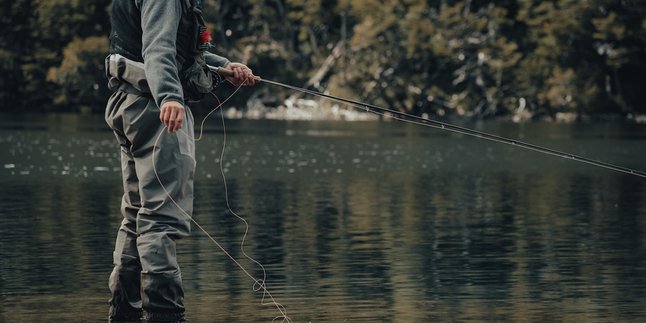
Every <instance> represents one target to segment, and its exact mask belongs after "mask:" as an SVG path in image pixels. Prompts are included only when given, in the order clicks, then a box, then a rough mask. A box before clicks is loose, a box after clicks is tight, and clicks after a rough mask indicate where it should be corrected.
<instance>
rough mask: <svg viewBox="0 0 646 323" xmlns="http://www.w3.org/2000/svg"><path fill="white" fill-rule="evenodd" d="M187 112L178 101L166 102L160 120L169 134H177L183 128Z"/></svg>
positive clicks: (160, 112) (161, 110)
mask: <svg viewBox="0 0 646 323" xmlns="http://www.w3.org/2000/svg"><path fill="white" fill-rule="evenodd" d="M185 115H186V110H185V109H184V106H183V105H182V104H181V103H179V102H177V101H166V102H164V104H162V106H161V109H160V111H159V119H160V120H161V122H162V123H163V124H164V126H166V128H167V129H168V132H175V131H177V130H179V129H181V128H182V123H183V122H184V116H185Z"/></svg>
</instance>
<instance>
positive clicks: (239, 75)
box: [225, 63, 256, 86]
mask: <svg viewBox="0 0 646 323" xmlns="http://www.w3.org/2000/svg"><path fill="white" fill-rule="evenodd" d="M225 67H226V68H228V69H231V71H233V76H227V78H226V79H227V81H229V82H230V83H231V84H233V85H234V86H240V85H247V86H251V85H254V84H256V78H255V76H254V75H253V72H252V71H251V69H250V68H249V67H247V65H244V64H241V63H229V64H227V65H226V66H225Z"/></svg>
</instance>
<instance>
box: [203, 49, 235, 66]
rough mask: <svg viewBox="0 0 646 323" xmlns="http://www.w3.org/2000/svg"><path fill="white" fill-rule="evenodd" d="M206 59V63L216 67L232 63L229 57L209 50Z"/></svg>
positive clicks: (205, 54) (205, 55)
mask: <svg viewBox="0 0 646 323" xmlns="http://www.w3.org/2000/svg"><path fill="white" fill-rule="evenodd" d="M204 59H205V60H206V64H208V65H211V66H216V67H224V66H226V65H227V64H229V63H231V62H230V61H229V60H228V59H227V58H225V57H222V56H219V55H216V54H213V53H209V52H205V53H204Z"/></svg>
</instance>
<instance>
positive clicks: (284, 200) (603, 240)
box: [0, 121, 646, 322]
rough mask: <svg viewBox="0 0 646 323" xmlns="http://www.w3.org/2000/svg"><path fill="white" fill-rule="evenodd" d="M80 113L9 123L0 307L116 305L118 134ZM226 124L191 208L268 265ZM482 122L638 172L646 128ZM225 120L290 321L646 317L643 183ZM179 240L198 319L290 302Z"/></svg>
mask: <svg viewBox="0 0 646 323" xmlns="http://www.w3.org/2000/svg"><path fill="white" fill-rule="evenodd" d="M5 122H6V121H5ZM79 124H83V126H78V125H77V126H72V127H70V128H65V129H63V128H56V129H51V128H47V127H43V126H42V124H41V123H34V124H33V125H32V126H31V127H30V126H29V124H27V126H20V127H17V126H16V125H15V124H9V123H5V124H4V127H3V130H0V149H1V150H2V151H3V154H2V155H0V156H1V157H0V180H1V181H2V185H0V268H2V270H1V271H0V321H2V322H5V321H6V322H15V321H19V322H21V321H22V322H31V321H97V320H103V319H105V318H106V315H107V299H108V291H107V276H108V274H109V272H110V270H111V252H112V248H113V243H114V241H113V240H114V236H115V234H116V229H117V226H118V224H119V221H120V215H119V214H118V207H119V201H120V195H121V186H120V181H119V168H118V167H119V164H118V155H117V153H118V148H117V146H116V144H115V142H114V140H113V138H112V134H111V133H110V132H107V131H104V130H105V129H104V128H102V125H101V124H98V123H89V124H88V123H79ZM215 125H216V126H214V128H212V129H210V130H209V131H208V132H207V135H206V138H205V139H204V140H203V141H201V142H199V143H198V156H197V159H198V171H197V179H196V192H195V193H196V200H195V218H196V219H197V221H198V222H199V223H200V224H202V225H203V226H204V227H205V228H206V230H207V231H209V232H210V233H211V234H212V235H213V236H214V237H215V238H216V239H217V240H218V241H219V242H220V243H221V244H222V245H223V246H224V247H225V248H226V249H227V250H228V251H229V252H231V254H232V255H234V256H235V257H236V258H238V259H240V260H241V262H242V263H243V264H244V265H245V266H246V267H247V268H248V269H249V270H250V271H251V272H253V273H254V274H257V275H260V274H261V272H260V270H259V268H257V267H254V266H253V264H252V263H250V262H249V261H244V260H243V259H244V258H243V257H242V253H241V251H240V247H239V243H240V238H241V237H242V234H243V233H244V227H243V225H242V224H241V223H240V222H239V221H238V220H236V219H235V217H234V216H233V215H231V214H229V213H228V212H226V206H225V202H224V198H225V196H224V189H223V182H222V179H221V176H220V170H219V164H218V163H220V160H219V158H220V149H221V144H222V139H221V134H220V133H219V129H220V128H219V127H217V123H216V124H215ZM477 126H478V127H481V130H485V131H493V132H495V133H499V134H501V135H505V136H510V137H514V138H521V137H525V138H524V139H525V140H528V141H532V142H534V143H538V144H544V145H548V146H550V147H554V148H558V149H564V150H567V151H570V152H572V153H577V154H582V155H584V156H586V157H591V158H594V159H602V160H605V161H610V162H617V163H620V164H621V165H623V166H627V167H633V168H638V169H641V170H644V168H646V167H645V166H646V165H645V164H644V163H643V160H644V159H645V158H646V147H644V145H643V140H644V139H645V138H646V129H644V127H643V126H642V127H639V126H633V127H625V126H618V125H614V126H593V125H585V126H565V125H520V126H519V125H506V124H484V125H477ZM93 127H94V128H93ZM92 129H102V130H101V131H96V130H92ZM229 130H230V131H229V132H228V135H229V136H228V150H227V155H226V156H225V159H224V161H223V168H224V169H225V171H226V173H227V184H228V188H229V198H230V200H231V207H232V208H233V210H235V211H236V212H237V213H238V214H240V215H242V216H244V217H245V218H247V219H248V221H249V222H250V226H251V227H250V232H249V238H248V241H247V244H246V246H247V249H246V251H247V252H248V253H249V254H250V255H251V256H253V257H255V258H256V259H257V260H259V261H260V262H261V263H263V264H264V265H265V266H266V269H267V275H268V276H267V283H268V287H269V289H270V290H271V292H272V294H273V295H274V296H275V297H276V299H277V300H278V301H279V302H280V303H282V304H283V305H285V306H286V307H287V310H288V314H290V316H291V317H292V319H294V321H295V322H308V321H312V322H337V321H394V322H426V321H494V320H500V321H586V322H587V321H594V322H616V321H641V320H644V319H646V310H645V309H644V308H645V307H644V301H643V300H644V299H646V292H645V291H646V250H645V248H644V238H645V237H646V234H645V233H644V229H645V228H646V223H645V221H646V220H645V217H644V215H645V214H646V202H645V201H646V182H645V181H643V180H641V179H638V178H631V177H628V176H626V175H621V174H616V173H612V172H609V171H606V170H600V169H595V168H591V167H589V166H585V165H578V164H576V163H572V162H570V161H564V160H559V159H555V158H553V157H544V156H540V155H536V154H534V153H531V152H524V151H519V150H516V149H514V148H511V147H505V146H501V145H497V144H488V143H483V142H482V141H479V140H472V139H468V138H461V137H458V136H454V135H447V134H445V133H441V132H438V131H436V130H428V129H420V128H418V127H410V126H407V125H402V124H400V123H289V122H260V121H256V122H245V121H235V122H232V123H231V124H230V126H229ZM179 246H180V263H181V264H182V266H183V267H182V270H183V279H184V284H185V287H186V300H187V307H188V318H189V319H190V320H191V321H194V322H219V321H234V322H235V321H239V322H255V321H265V322H269V321H271V319H272V318H274V317H275V316H277V315H278V314H279V313H278V312H277V311H276V310H275V308H274V307H272V306H262V305H261V304H260V303H261V299H262V295H261V294H260V293H254V292H253V281H251V280H250V279H249V277H247V276H246V275H245V274H244V273H243V272H241V271H240V270H239V269H238V268H237V267H236V266H235V264H233V263H232V262H231V261H230V260H228V259H227V258H226V256H225V255H224V254H223V253H222V252H221V251H219V250H218V249H217V248H216V247H215V246H214V245H213V243H212V242H211V241H210V240H208V239H207V238H206V237H205V236H204V235H203V234H201V233H199V232H197V231H195V233H194V234H193V235H192V236H191V237H190V238H188V239H185V240H183V241H181V243H180V245H179Z"/></svg>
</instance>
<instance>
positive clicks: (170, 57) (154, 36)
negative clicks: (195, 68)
mask: <svg viewBox="0 0 646 323" xmlns="http://www.w3.org/2000/svg"><path fill="white" fill-rule="evenodd" d="M182 1H183V0H139V4H140V8H141V30H142V37H141V41H142V50H141V52H142V57H143V61H144V69H145V72H146V79H147V81H148V86H149V87H150V92H151V93H152V95H153V98H154V99H155V102H156V103H157V106H159V107H161V106H162V104H164V102H166V101H177V102H180V103H182V104H184V92H183V89H182V83H181V81H180V77H179V68H178V62H177V60H176V54H177V52H176V51H177V46H176V41H177V30H178V27H179V24H180V21H181V18H182V3H181V2H182ZM204 55H205V59H206V63H207V64H209V65H212V66H225V65H227V64H229V60H228V59H226V58H224V57H221V56H218V55H215V54H212V53H208V52H206V53H205V54H204Z"/></svg>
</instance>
